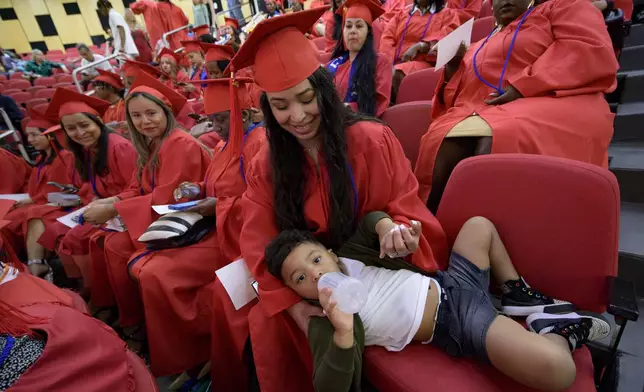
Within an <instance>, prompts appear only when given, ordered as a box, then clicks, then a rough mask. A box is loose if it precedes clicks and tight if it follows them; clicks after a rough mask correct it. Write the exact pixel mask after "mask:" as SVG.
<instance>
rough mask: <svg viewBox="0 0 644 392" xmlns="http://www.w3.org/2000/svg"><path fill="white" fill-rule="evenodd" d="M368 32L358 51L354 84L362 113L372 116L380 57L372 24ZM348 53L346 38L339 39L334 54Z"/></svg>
mask: <svg viewBox="0 0 644 392" xmlns="http://www.w3.org/2000/svg"><path fill="white" fill-rule="evenodd" d="M368 27H369V31H368V32H367V39H366V40H365V42H364V45H362V49H360V52H358V55H357V56H356V58H355V60H354V62H355V64H356V67H357V68H356V73H355V75H354V80H353V86H354V89H355V91H356V93H358V96H357V98H356V102H357V103H358V109H359V110H360V112H361V113H364V114H368V115H370V116H375V115H376V63H377V62H378V59H377V57H376V52H375V50H374V49H373V30H372V29H371V26H368ZM346 53H347V50H346V49H345V48H344V39H341V40H339V41H338V43H337V45H336V47H335V50H334V51H333V56H331V58H333V59H334V58H336V57H340V56H343V55H344V54H346Z"/></svg>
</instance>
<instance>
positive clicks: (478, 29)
mask: <svg viewBox="0 0 644 392" xmlns="http://www.w3.org/2000/svg"><path fill="white" fill-rule="evenodd" d="M495 22H496V20H495V19H494V17H493V16H487V17H485V18H481V19H477V20H475V21H474V26H472V43H474V42H478V41H480V40H482V39H485V37H487V36H488V34H490V32H491V31H492V29H493V28H494V25H495Z"/></svg>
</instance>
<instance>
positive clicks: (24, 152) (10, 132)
mask: <svg viewBox="0 0 644 392" xmlns="http://www.w3.org/2000/svg"><path fill="white" fill-rule="evenodd" d="M0 116H2V118H3V119H4V122H5V124H7V126H8V127H9V130H8V131H5V132H2V133H1V134H0V140H2V139H4V138H6V137H9V136H12V137H13V142H14V143H17V144H18V150H19V151H20V155H22V157H23V158H24V160H25V161H27V162H28V163H29V164H30V165H33V164H34V162H33V161H32V160H31V158H30V157H29V154H27V150H26V149H25V146H24V145H23V144H22V138H21V137H20V134H19V133H18V131H17V130H16V129H15V128H14V127H13V123H12V122H11V119H10V118H9V115H8V114H7V112H6V111H5V110H4V109H3V108H0Z"/></svg>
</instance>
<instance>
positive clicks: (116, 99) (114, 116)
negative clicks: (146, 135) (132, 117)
mask: <svg viewBox="0 0 644 392" xmlns="http://www.w3.org/2000/svg"><path fill="white" fill-rule="evenodd" d="M97 71H98V73H99V76H98V77H96V78H95V79H94V80H93V81H92V83H93V84H94V91H95V92H96V97H97V98H100V99H102V100H103V101H107V102H109V103H110V107H109V108H107V110H106V111H105V114H104V115H103V122H104V123H105V125H107V126H108V127H110V128H112V129H114V130H115V131H117V132H118V133H120V134H121V135H123V136H125V137H127V136H128V135H129V130H128V128H127V122H125V102H124V101H123V93H124V91H125V85H124V84H123V80H121V77H120V76H119V75H118V74H115V73H114V72H108V71H103V70H102V69H97Z"/></svg>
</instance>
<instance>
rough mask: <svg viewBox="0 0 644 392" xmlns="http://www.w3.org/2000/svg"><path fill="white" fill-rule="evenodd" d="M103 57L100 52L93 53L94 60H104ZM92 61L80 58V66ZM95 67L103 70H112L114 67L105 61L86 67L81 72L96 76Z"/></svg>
mask: <svg viewBox="0 0 644 392" xmlns="http://www.w3.org/2000/svg"><path fill="white" fill-rule="evenodd" d="M104 59H105V57H103V56H101V55H100V54H95V55H94V61H98V60H104ZM94 61H87V60H85V59H82V60H81V67H84V66H86V65H87V64H90V63H93V62H94ZM96 69H102V70H103V71H109V72H114V68H112V65H111V64H110V62H109V61H106V62H104V63H100V64H99V65H95V66H93V67H90V68H87V69H86V70H84V71H83V74H86V75H90V76H98V71H97V70H96Z"/></svg>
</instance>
